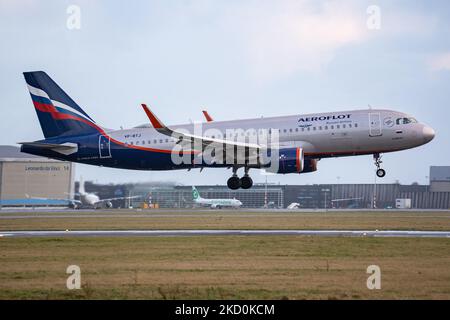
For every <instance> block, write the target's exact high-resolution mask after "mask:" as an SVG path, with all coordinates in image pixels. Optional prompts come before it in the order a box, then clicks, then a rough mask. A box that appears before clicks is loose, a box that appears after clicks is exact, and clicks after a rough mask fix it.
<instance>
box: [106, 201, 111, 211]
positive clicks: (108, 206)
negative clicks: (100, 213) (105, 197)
mask: <svg viewBox="0 0 450 320" xmlns="http://www.w3.org/2000/svg"><path fill="white" fill-rule="evenodd" d="M105 207H106V208H108V209H111V208H112V207H113V204H112V202H111V201H106V202H105Z"/></svg>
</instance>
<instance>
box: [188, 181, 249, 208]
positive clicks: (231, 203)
mask: <svg viewBox="0 0 450 320" xmlns="http://www.w3.org/2000/svg"><path fill="white" fill-rule="evenodd" d="M192 199H193V201H194V203H195V204H198V205H202V206H209V207H211V208H212V209H216V208H217V209H220V208H223V207H231V208H239V207H240V206H242V202H241V201H239V200H238V199H234V198H233V199H204V198H202V197H201V196H200V194H199V193H198V191H197V189H196V188H195V187H194V186H192Z"/></svg>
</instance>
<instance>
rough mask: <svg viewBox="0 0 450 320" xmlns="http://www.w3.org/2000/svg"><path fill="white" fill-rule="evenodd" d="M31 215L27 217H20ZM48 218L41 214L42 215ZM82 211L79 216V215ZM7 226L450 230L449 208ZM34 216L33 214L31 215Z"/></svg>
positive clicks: (57, 219) (58, 217) (53, 219)
mask: <svg viewBox="0 0 450 320" xmlns="http://www.w3.org/2000/svg"><path fill="white" fill-rule="evenodd" d="M23 215H26V218H17V216H23ZM43 215H44V216H45V217H40V216H43ZM73 215H76V217H73ZM0 217H1V218H2V219H1V220H0V230H1V231H11V230H66V229H69V230H81V229H85V230H97V229H122V230H126V229H166V230H167V229H346V230H375V229H378V230H389V229H390V230H436V231H440V230H442V231H447V230H450V211H447V212H383V211H381V212H340V211H329V212H314V213H312V212H295V211H294V212H286V211H281V212H273V211H272V212H244V213H242V212H239V211H220V210H217V211H198V212H183V211H179V212H171V211H164V212H163V213H161V212H158V213H152V211H142V212H136V211H131V212H130V211H120V212H114V211H106V212H102V211H95V212H94V211H92V212H84V211H82V212H80V213H79V212H74V211H69V212H65V213H45V212H36V213H26V214H23V213H18V214H0ZM28 217H29V218H28Z"/></svg>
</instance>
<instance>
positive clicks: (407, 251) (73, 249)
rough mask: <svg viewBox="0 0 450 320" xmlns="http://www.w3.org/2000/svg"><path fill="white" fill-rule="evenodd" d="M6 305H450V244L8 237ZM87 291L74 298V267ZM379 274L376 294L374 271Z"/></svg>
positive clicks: (1, 288) (3, 269)
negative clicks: (370, 284)
mask: <svg viewBox="0 0 450 320" xmlns="http://www.w3.org/2000/svg"><path fill="white" fill-rule="evenodd" d="M0 241H1V257H0V298H1V299H11V298H13V299H38V298H39V299H61V298H63V299H66V298H69V299H85V298H88V299H96V298H106V299H117V298H123V299H141V298H145V299H181V298H183V299H228V298H230V299H269V298H273V299H286V298H288V299H369V298H370V299H372V298H373V299H385V298H393V299H405V298H414V299H415V298H425V299H449V298H450V268H449V266H450V256H449V253H450V240H449V239H425V238H420V239H412V238H395V239H386V238H319V237H290V236H284V237H283V236H279V237H258V236H255V237H253V236H252V237H160V238H158V237H156V238H67V239H66V238H64V239H54V238H16V239H12V238H11V239H6V238H4V239H0ZM71 264H76V265H78V266H80V268H81V280H82V289H81V290H67V289H66V277H67V276H68V275H67V274H66V273H65V271H66V268H67V266H68V265H71ZM372 264H376V265H378V266H380V268H381V279H382V280H381V290H368V289H367V287H366V280H367V277H368V276H369V275H368V274H366V268H367V266H369V265H372Z"/></svg>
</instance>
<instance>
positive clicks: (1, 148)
mask: <svg viewBox="0 0 450 320" xmlns="http://www.w3.org/2000/svg"><path fill="white" fill-rule="evenodd" d="M6 161H8V162H11V161H32V162H60V161H58V160H53V159H49V158H44V157H39V156H35V155H32V154H28V153H23V152H20V148H18V147H16V146H5V145H0V162H6Z"/></svg>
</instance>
